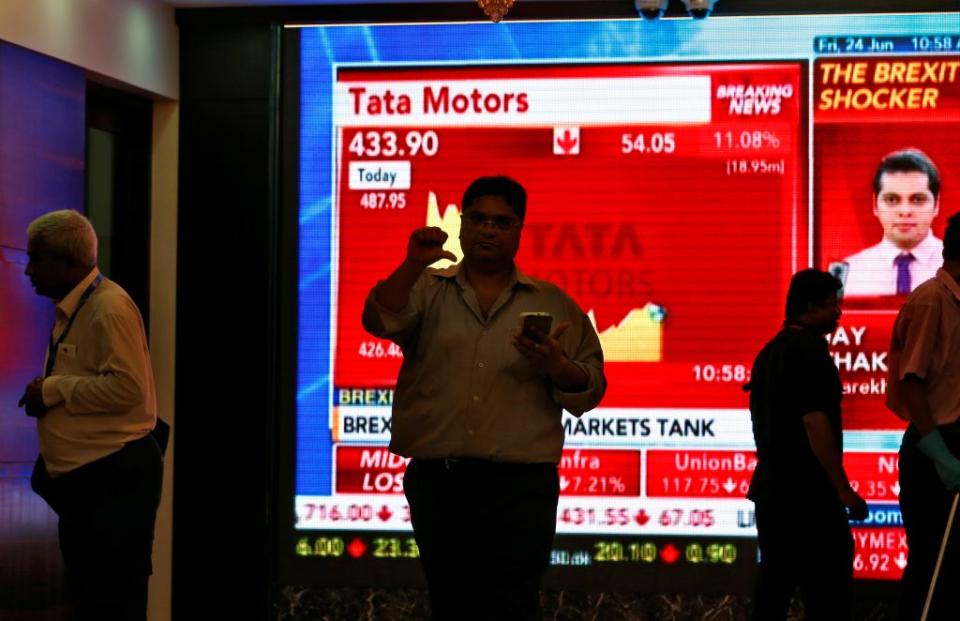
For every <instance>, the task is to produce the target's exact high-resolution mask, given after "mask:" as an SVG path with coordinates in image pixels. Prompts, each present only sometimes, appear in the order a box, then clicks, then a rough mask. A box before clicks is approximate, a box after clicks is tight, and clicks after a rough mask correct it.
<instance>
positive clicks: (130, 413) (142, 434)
mask: <svg viewBox="0 0 960 621" xmlns="http://www.w3.org/2000/svg"><path fill="white" fill-rule="evenodd" d="M27 256H28V258H29V262H28V263H27V268H26V270H25V274H26V275H27V277H28V278H29V279H30V284H31V285H33V287H34V289H35V290H36V292H37V295H41V296H45V297H49V298H51V299H53V300H54V301H55V302H56V322H55V324H54V327H53V332H52V333H51V335H50V341H49V344H48V349H47V356H46V365H45V372H44V374H43V376H41V377H37V378H35V379H34V380H33V381H31V382H30V383H29V384H28V385H27V387H26V389H25V391H24V394H23V397H21V399H20V405H21V406H22V407H24V408H25V409H26V413H27V415H28V416H32V417H34V418H36V419H37V432H38V435H39V438H40V457H38V458H37V463H36V465H35V467H34V471H33V477H32V481H31V482H32V484H33V488H34V490H35V491H36V492H37V493H38V494H39V495H40V496H41V497H43V498H44V500H46V501H47V502H48V503H49V504H50V506H51V508H52V509H53V510H54V511H56V513H57V515H58V516H59V518H60V523H59V533H60V550H61V552H62V553H63V557H64V561H65V562H66V565H67V568H68V569H69V570H70V574H71V578H72V581H73V592H74V601H75V607H76V613H77V618H78V619H81V620H84V621H85V620H87V619H90V620H93V619H96V620H97V621H107V620H118V621H119V620H124V621H126V620H133V619H137V620H143V619H146V608H147V583H148V580H149V576H150V573H151V571H152V567H151V551H152V547H153V531H154V523H155V520H156V512H157V506H158V505H159V501H160V486H161V480H162V476H163V461H162V454H161V451H160V447H159V446H158V444H157V442H156V440H155V439H154V437H153V436H152V435H151V433H150V432H151V431H152V430H153V429H154V426H155V425H156V423H157V414H156V412H157V408H156V395H155V391H154V383H153V370H152V368H151V365H150V354H149V352H148V350H147V339H146V335H145V333H144V328H143V320H142V318H141V317H140V312H139V311H138V310H137V307H136V305H135V304H134V303H133V300H131V299H130V296H128V295H127V293H126V292H125V291H124V290H123V289H122V288H121V287H120V286H119V285H117V284H116V283H115V282H113V281H111V280H109V279H107V278H104V276H103V274H101V273H100V270H99V269H97V264H96V260H97V236H96V233H95V232H94V230H93V226H92V225H91V224H90V221H89V220H87V219H86V218H85V217H84V216H82V215H80V214H79V213H77V212H75V211H71V210H62V211H54V212H51V213H47V214H45V215H43V216H40V217H39V218H37V219H36V220H34V221H33V222H32V223H31V224H30V226H29V227H28V228H27Z"/></svg>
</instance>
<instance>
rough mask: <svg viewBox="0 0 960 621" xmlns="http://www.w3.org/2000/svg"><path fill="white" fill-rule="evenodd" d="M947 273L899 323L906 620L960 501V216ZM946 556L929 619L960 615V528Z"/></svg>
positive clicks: (892, 404) (895, 344)
mask: <svg viewBox="0 0 960 621" xmlns="http://www.w3.org/2000/svg"><path fill="white" fill-rule="evenodd" d="M943 241H944V244H943V267H941V268H940V270H939V271H937V274H936V276H935V277H934V278H931V279H930V280H927V281H926V282H924V283H922V284H921V285H920V286H919V287H917V288H916V289H915V290H914V291H913V293H912V294H910V297H909V298H907V301H906V303H905V304H904V306H903V308H902V309H901V310H900V313H899V315H897V320H896V323H895V324H894V327H893V339H892V341H891V344H890V357H889V367H888V368H889V375H890V377H889V381H888V384H887V385H888V386H889V389H888V393H887V407H889V408H890V409H891V410H893V412H895V413H896V414H897V416H899V417H900V418H902V419H904V420H905V421H907V422H908V423H910V426H909V427H908V428H907V431H906V433H905V434H904V436H903V444H902V445H901V447H900V510H901V512H902V513H903V526H904V529H905V530H906V534H907V544H908V546H909V548H910V555H909V557H908V559H907V567H906V569H905V570H904V572H903V591H902V597H901V615H900V618H901V619H919V618H920V616H921V613H922V611H923V606H924V602H925V599H926V595H927V588H928V585H929V584H930V580H931V578H932V576H933V570H934V566H935V564H936V559H937V556H938V554H939V552H940V545H941V538H942V536H943V531H944V529H945V528H946V524H947V516H948V514H949V511H950V505H951V501H952V500H953V496H954V494H955V493H957V492H960V459H958V458H957V456H960V214H954V215H953V216H952V217H951V218H950V220H949V221H948V223H947V230H946V233H945V235H944V240H943ZM949 541H950V545H949V547H948V549H947V550H946V553H945V555H944V563H943V569H942V571H941V574H940V577H939V580H938V585H939V588H938V589H937V590H936V591H935V596H934V598H933V600H932V607H931V609H930V616H929V617H928V618H929V619H954V618H956V615H957V611H958V610H960V591H958V590H957V588H956V585H957V584H958V582H960V528H957V527H956V523H954V528H953V531H952V533H951V536H950V539H949Z"/></svg>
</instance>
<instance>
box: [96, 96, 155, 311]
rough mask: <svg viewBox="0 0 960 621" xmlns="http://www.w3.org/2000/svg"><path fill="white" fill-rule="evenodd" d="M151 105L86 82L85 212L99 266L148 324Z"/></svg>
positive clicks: (147, 101)
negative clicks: (97, 246)
mask: <svg viewBox="0 0 960 621" xmlns="http://www.w3.org/2000/svg"><path fill="white" fill-rule="evenodd" d="M152 131H153V102H151V101H150V100H149V99H146V98H144V97H139V96H137V95H133V94H131V93H127V92H124V91H120V90H117V89H114V88H110V87H108V86H104V85H102V84H97V83H94V82H87V131H86V140H87V146H86V200H85V202H86V213H87V217H89V218H90V220H91V221H92V222H93V225H94V228H96V230H97V235H98V236H99V238H100V252H99V264H100V269H101V271H103V273H104V274H106V275H107V277H109V278H111V279H112V280H115V281H116V282H117V283H119V284H120V286H122V287H123V288H124V289H126V291H127V293H129V294H130V297H131V298H133V301H134V302H136V304H137V306H138V307H139V309H140V313H141V314H142V315H143V320H144V323H145V324H147V325H149V310H150V307H149V299H150V297H149V292H150V142H151V139H152Z"/></svg>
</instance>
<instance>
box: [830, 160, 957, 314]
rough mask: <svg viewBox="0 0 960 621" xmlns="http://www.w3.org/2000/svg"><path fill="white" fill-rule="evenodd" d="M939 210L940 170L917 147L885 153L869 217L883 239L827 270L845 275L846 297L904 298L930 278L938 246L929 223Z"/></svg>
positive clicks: (938, 261) (937, 264) (936, 264)
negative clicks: (876, 223) (897, 296)
mask: <svg viewBox="0 0 960 621" xmlns="http://www.w3.org/2000/svg"><path fill="white" fill-rule="evenodd" d="M939 212H940V171H939V170H937V167H936V165H935V164H934V163H933V161H932V160H931V159H930V158H929V157H928V156H927V154H926V153H924V152H923V151H920V150H919V149H913V148H909V149H903V150H900V151H894V152H893V153H890V154H888V155H886V156H885V157H884V158H883V159H882V160H881V161H880V165H879V166H878V167H877V170H876V173H874V176H873V215H874V216H876V218H877V221H879V222H880V226H881V227H883V239H881V240H880V242H879V243H878V244H876V245H873V246H870V247H869V248H866V249H864V250H861V251H860V252H857V253H856V254H853V255H851V256H849V257H847V258H846V259H844V261H843V263H841V264H839V266H838V265H837V264H834V265H831V270H830V271H831V272H833V273H835V274H837V275H841V274H843V275H845V279H844V278H843V276H841V279H842V280H844V286H843V294H844V296H845V297H865V296H887V295H907V294H908V293H910V292H911V291H913V289H914V287H916V286H917V285H918V284H920V283H922V282H924V281H925V280H929V279H930V278H933V276H934V275H935V274H936V272H937V269H939V267H940V264H941V262H942V259H941V252H942V251H943V242H942V241H941V240H940V239H938V238H937V237H935V236H934V234H933V232H932V231H931V230H930V225H931V224H932V223H933V220H934V218H936V217H937V214H938V213H939Z"/></svg>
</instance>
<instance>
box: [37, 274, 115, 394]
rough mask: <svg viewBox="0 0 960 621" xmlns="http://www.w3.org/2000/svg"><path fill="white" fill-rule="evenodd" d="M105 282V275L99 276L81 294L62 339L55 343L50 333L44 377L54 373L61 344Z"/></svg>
mask: <svg viewBox="0 0 960 621" xmlns="http://www.w3.org/2000/svg"><path fill="white" fill-rule="evenodd" d="M101 282H103V274H97V277H96V278H95V279H94V280H93V282H92V283H90V285H89V286H88V287H87V288H86V289H84V290H83V293H81V294H80V299H79V300H78V301H77V307H76V308H75V309H74V310H73V313H72V314H71V315H70V319H68V320H67V327H66V328H64V329H63V332H61V333H60V338H58V339H57V342H56V343H54V342H53V333H52V332H51V333H50V345H49V349H47V368H46V371H44V373H43V376H44V377H50V374H51V373H52V372H53V364H54V362H56V360H57V350H58V349H60V343H63V340H64V339H65V338H67V334H69V333H70V328H72V327H73V320H74V319H76V318H77V315H79V314H80V309H81V308H83V305H84V304H86V302H87V298H89V297H90V294H92V293H93V292H94V290H96V288H97V287H99V286H100V283H101Z"/></svg>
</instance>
